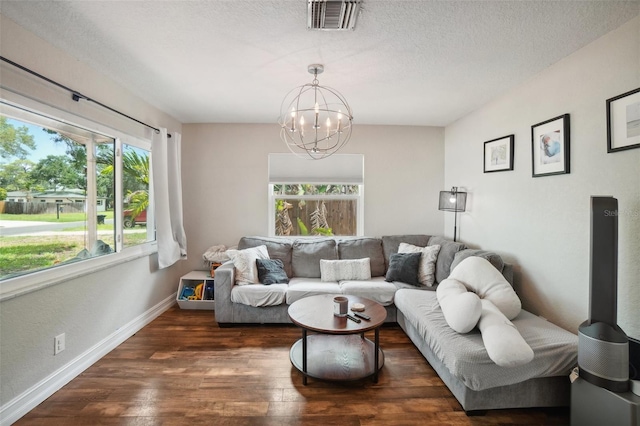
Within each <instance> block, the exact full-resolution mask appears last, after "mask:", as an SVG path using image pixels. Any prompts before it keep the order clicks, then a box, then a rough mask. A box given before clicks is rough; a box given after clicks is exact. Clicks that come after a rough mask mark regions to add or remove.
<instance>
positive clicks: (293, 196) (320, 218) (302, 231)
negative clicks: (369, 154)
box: [269, 154, 364, 236]
mask: <svg viewBox="0 0 640 426" xmlns="http://www.w3.org/2000/svg"><path fill="white" fill-rule="evenodd" d="M363 163H364V160H363V156H362V155H355V154H334V155H333V156H331V157H328V158H325V159H323V160H317V161H313V160H307V159H301V158H299V157H297V156H295V155H293V154H270V155H269V206H270V212H269V233H270V235H275V236H279V235H291V236H293V235H295V236H319V235H322V236H329V235H343V236H347V235H363V234H364V232H363V230H364V223H363V216H364V215H363V190H364V185H363V169H364V167H363Z"/></svg>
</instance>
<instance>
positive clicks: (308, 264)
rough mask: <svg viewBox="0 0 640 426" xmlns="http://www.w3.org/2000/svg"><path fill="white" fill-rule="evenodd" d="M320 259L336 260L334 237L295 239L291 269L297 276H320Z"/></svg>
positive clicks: (336, 252)
mask: <svg viewBox="0 0 640 426" xmlns="http://www.w3.org/2000/svg"><path fill="white" fill-rule="evenodd" d="M320 259H328V260H337V259H338V251H337V250H336V241H335V240H334V239H319V240H295V241H294V242H293V247H292V252H291V269H292V272H293V276H294V277H296V278H298V277H302V278H320Z"/></svg>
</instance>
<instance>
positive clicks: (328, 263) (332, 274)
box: [320, 257, 371, 281]
mask: <svg viewBox="0 0 640 426" xmlns="http://www.w3.org/2000/svg"><path fill="white" fill-rule="evenodd" d="M370 279H371V260H370V259H369V258H368V257H365V258H364V259H346V260H327V259H320V280H321V281H343V280H358V281H364V280H370Z"/></svg>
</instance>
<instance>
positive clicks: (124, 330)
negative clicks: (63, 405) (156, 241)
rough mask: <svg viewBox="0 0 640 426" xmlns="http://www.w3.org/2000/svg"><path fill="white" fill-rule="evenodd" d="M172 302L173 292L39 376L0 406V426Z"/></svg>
mask: <svg viewBox="0 0 640 426" xmlns="http://www.w3.org/2000/svg"><path fill="white" fill-rule="evenodd" d="M175 303H176V294H175V293H174V294H172V295H171V296H169V297H167V298H166V299H164V300H162V301H161V302H160V303H158V304H157V305H155V306H153V307H151V308H150V309H148V310H147V311H146V312H144V313H143V314H141V315H139V316H138V317H136V318H134V319H133V320H131V321H130V322H129V323H127V324H125V325H124V326H123V327H120V328H119V329H118V330H116V331H115V332H113V333H112V334H110V335H109V336H107V337H105V338H104V339H102V340H101V341H100V342H98V343H97V344H95V345H94V346H92V347H91V348H89V349H88V350H86V351H85V352H84V353H83V354H81V355H80V356H78V357H76V358H75V359H73V360H72V361H70V362H69V363H67V364H66V365H64V366H63V367H61V368H59V369H58V370H57V371H55V372H54V373H52V374H50V375H49V376H47V377H45V378H44V379H42V380H41V381H40V382H38V383H36V384H35V385H33V386H32V387H30V388H29V389H27V390H26V391H25V392H23V393H22V394H20V395H18V396H17V397H15V398H13V399H12V400H11V401H9V402H7V403H6V404H3V405H2V407H0V426H5V425H6V426H8V425H11V424H13V423H15V422H16V421H18V420H19V419H20V418H21V417H22V416H24V415H25V414H27V413H28V412H29V411H31V410H33V409H34V408H35V407H36V406H37V405H38V404H40V403H41V402H42V401H44V400H45V399H47V398H49V397H50V396H51V395H53V394H54V393H55V392H56V391H58V390H59V389H60V388H62V387H63V386H64V385H66V384H67V383H69V382H70V381H71V380H73V379H74V378H75V377H77V376H78V375H79V374H80V373H82V372H83V371H84V370H86V369H87V368H89V367H90V366H91V365H93V364H94V363H95V362H96V361H98V360H99V359H100V358H102V357H103V356H105V355H106V354H108V353H109V352H111V351H112V350H113V349H115V348H116V347H117V346H118V345H119V344H121V343H122V342H124V341H125V340H127V339H128V338H129V337H131V336H133V335H134V334H135V333H137V332H138V331H139V330H141V329H142V328H143V327H144V326H145V325H147V324H149V323H150V322H151V321H153V320H154V319H156V318H157V317H158V316H160V314H162V313H163V312H165V311H166V310H168V309H169V308H170V307H172V306H173V305H174V304H175Z"/></svg>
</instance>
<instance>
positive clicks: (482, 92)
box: [0, 0, 640, 126]
mask: <svg viewBox="0 0 640 426" xmlns="http://www.w3.org/2000/svg"><path fill="white" fill-rule="evenodd" d="M362 9H363V10H362V13H361V15H360V17H359V20H358V24H357V26H356V30H355V31H346V32H323V31H308V30H307V29H306V14H307V7H306V1H305V0H275V1H268V0H260V1H258V0H255V1H241V0H226V1H223V0H217V1H214V0H209V1H6V0H1V1H0V12H1V13H2V14H3V15H4V16H5V17H7V18H9V19H11V20H13V21H15V22H16V23H18V24H19V25H21V26H23V27H25V28H26V29H28V30H30V31H31V32H33V33H35V34H36V35H38V36H39V37H41V38H43V39H45V40H47V41H49V42H50V43H52V44H53V45H55V46H58V47H60V48H61V49H63V50H65V51H67V52H69V53H70V54H71V55H73V56H74V57H76V58H78V59H79V60H81V61H83V62H86V63H89V64H91V65H92V66H93V67H95V68H96V69H98V70H100V71H101V72H103V73H104V74H106V75H108V76H110V77H111V78H112V79H114V80H115V81H117V82H118V83H120V84H122V85H123V86H125V87H127V88H128V89H129V90H131V91H132V92H133V93H135V94H137V95H138V96H140V97H141V98H143V99H145V100H146V101H148V102H149V103H151V104H153V105H155V106H157V107H158V108H160V109H161V110H164V111H166V112H167V113H169V114H171V115H172V116H174V117H175V118H177V119H178V120H180V121H182V122H184V123H198V122H215V123H239V122H248V123H274V122H276V121H277V118H278V115H279V112H280V103H281V102H282V99H283V98H284V96H285V94H286V93H287V92H288V91H289V90H291V89H292V88H294V87H295V86H299V85H302V84H305V83H309V82H311V80H312V76H311V75H310V74H308V73H307V65H309V64H312V63H322V64H324V65H325V72H324V74H322V75H320V76H319V81H320V84H322V85H327V86H331V87H333V88H335V89H337V90H338V91H340V92H342V94H343V95H344V96H345V97H346V98H347V100H348V101H349V103H350V105H351V107H352V109H353V112H354V117H355V123H356V124H357V123H365V124H403V125H434V126H444V125H447V124H450V123H452V122H453V121H455V120H457V119H458V118H460V117H462V116H464V115H465V114H468V113H469V112H471V111H473V110H474V109H476V108H478V107H480V106H482V105H484V104H486V103H487V102H489V101H491V100H492V99H494V98H496V97H497V96H499V95H501V94H502V93H504V92H505V91H507V90H508V89H510V88H512V87H514V86H515V85H518V84H520V83H522V82H523V81H525V80H527V79H529V78H531V77H532V76H533V75H535V74H536V73H538V72H540V71H541V70H543V69H544V68H546V67H548V66H549V65H551V64H553V63H555V62H557V61H558V60H560V59H562V58H563V57H565V56H567V55H569V54H571V53H572V52H574V51H576V50H577V49H579V48H581V47H582V46H584V45H586V44H588V43H590V42H591V41H593V40H595V39H597V38H599V37H600V36H602V35H604V34H605V33H607V32H609V31H611V30H613V29H615V28H617V27H619V26H620V25H622V24H623V23H624V22H626V21H628V20H629V19H631V18H633V17H634V16H637V15H638V13H639V12H640V1H639V0H634V1H616V0H606V1H583V0H580V1H573V0H565V1H515V0H514V1H453V0H452V1H430V0H424V1H395V0H386V1H379V0H365V1H364V3H363V7H362ZM4 42H6V41H3V43H4ZM86 94H87V95H88V96H91V93H86Z"/></svg>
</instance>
